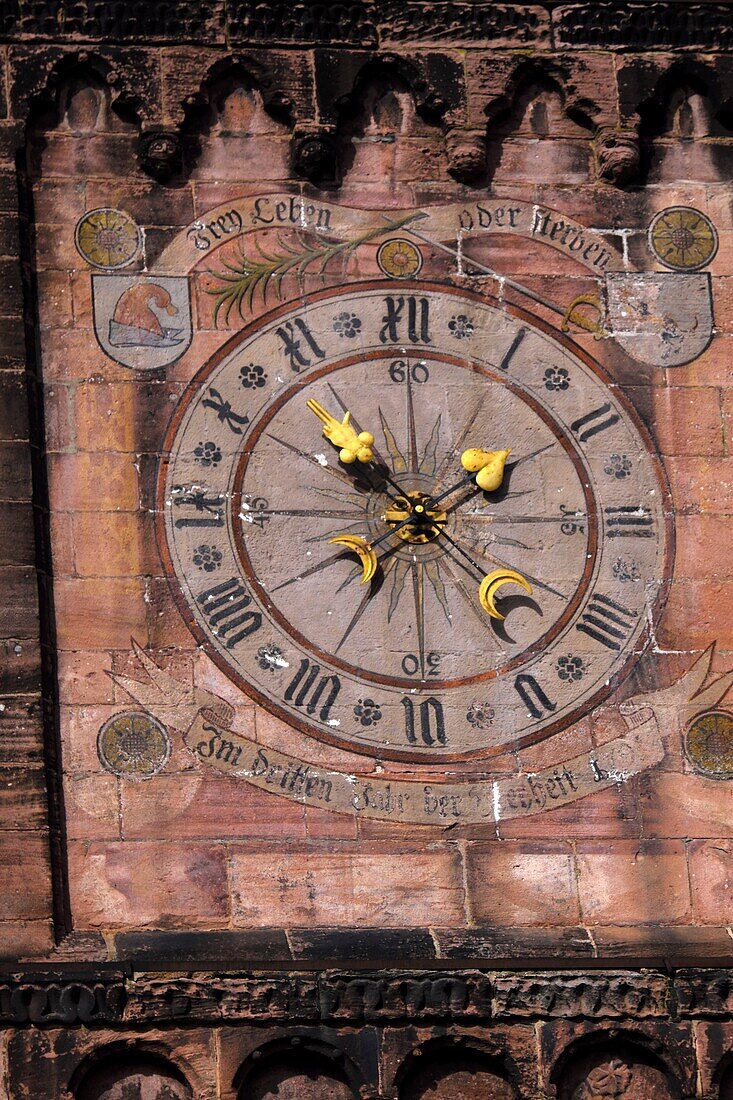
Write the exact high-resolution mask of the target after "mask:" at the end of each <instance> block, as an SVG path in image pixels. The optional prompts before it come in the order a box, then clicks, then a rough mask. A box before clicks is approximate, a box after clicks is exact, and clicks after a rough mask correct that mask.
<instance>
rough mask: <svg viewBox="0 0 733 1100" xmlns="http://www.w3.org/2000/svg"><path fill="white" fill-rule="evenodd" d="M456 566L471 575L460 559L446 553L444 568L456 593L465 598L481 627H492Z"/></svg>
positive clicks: (443, 562) (487, 636) (488, 636)
mask: <svg viewBox="0 0 733 1100" xmlns="http://www.w3.org/2000/svg"><path fill="white" fill-rule="evenodd" d="M456 565H457V566H458V567H459V568H460V569H461V570H465V571H466V573H468V574H469V576H470V575H471V574H470V572H469V570H468V567H467V566H465V565H464V564H463V563H462V562H461V560H460V559H459V558H453V557H451V555H450V553H449V552H447V551H446V555H445V557H444V558H443V561H442V566H443V568H444V569H445V571H446V573H447V574H448V576H449V577H450V579H451V580H452V581H453V584H454V585H455V588H456V591H457V592H458V593H459V594H460V595H461V596H462V597H463V599H464V601H465V602H466V603H467V604H468V606H469V607H470V609H471V612H472V613H473V615H474V616H475V617H476V618H477V619H478V621H479V622H480V623H481V626H482V627H484V628H486V626H487V625H491V619H490V618H489V616H488V615H486V614H485V613H484V612H483V611H482V610H481V608H480V606H479V604H478V601H477V600H476V594H475V592H474V593H471V592H469V590H468V588H467V587H466V583H465V581H464V579H463V575H462V573H459V572H457V571H456V569H455V566H456ZM490 637H491V635H488V634H487V635H486V638H487V641H488V639H489V638H490Z"/></svg>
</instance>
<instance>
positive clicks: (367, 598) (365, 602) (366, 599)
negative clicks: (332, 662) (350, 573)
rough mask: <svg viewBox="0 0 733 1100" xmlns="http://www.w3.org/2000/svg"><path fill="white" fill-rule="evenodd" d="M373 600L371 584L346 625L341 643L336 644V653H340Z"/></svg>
mask: <svg viewBox="0 0 733 1100" xmlns="http://www.w3.org/2000/svg"><path fill="white" fill-rule="evenodd" d="M371 600H372V592H371V586H369V587H368V588H367V590H366V592H365V593H364V595H363V596H362V598H361V600H360V601H359V603H358V605H357V608H356V610H355V612H354V614H353V615H352V616H351V621H350V622H349V625H348V626H347V627H346V630H345V631H344V632H343V634H342V635H341V640H340V641H339V644H338V645H337V646H336V648H335V650H334V653H338V651H339V650H340V649H341V646H342V645H343V644H344V642H345V641H346V640H347V639H348V637H349V635H350V634H351V632H352V630H353V629H354V627H355V626H356V624H357V623H358V622H359V619H360V618H361V617H362V615H363V614H364V612H365V611H366V609H367V608H368V607H369V605H370V603H371Z"/></svg>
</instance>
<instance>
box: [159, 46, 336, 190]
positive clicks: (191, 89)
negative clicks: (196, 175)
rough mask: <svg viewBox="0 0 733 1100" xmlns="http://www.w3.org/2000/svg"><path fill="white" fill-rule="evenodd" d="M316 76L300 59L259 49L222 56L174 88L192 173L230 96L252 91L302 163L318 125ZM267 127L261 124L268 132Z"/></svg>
mask: <svg viewBox="0 0 733 1100" xmlns="http://www.w3.org/2000/svg"><path fill="white" fill-rule="evenodd" d="M312 83H313V82H312V73H311V70H310V67H309V65H307V64H306V63H305V61H304V59H303V58H302V56H300V55H285V54H282V53H270V52H267V51H258V52H257V53H244V52H237V53H235V54H228V55H227V56H226V57H220V58H218V59H217V60H216V61H214V62H213V64H209V65H208V67H206V68H205V69H204V70H203V71H201V70H200V69H199V70H193V71H189V72H187V73H186V74H184V76H183V78H182V79H180V80H177V81H176V82H175V89H173V88H172V89H171V104H172V105H171V112H172V113H173V115H174V116H175V117H176V119H177V120H178V124H179V127H180V132H181V135H182V140H183V144H184V156H185V162H186V166H187V170H188V171H192V170H193V169H194V166H195V164H196V162H197V160H198V158H199V157H200V156H201V153H202V149H203V147H204V145H205V143H206V139H207V138H208V137H209V136H210V135H212V134H213V132H214V130H215V129H216V124H217V119H218V118H219V116H220V114H221V108H222V105H223V103H224V102H225V101H226V99H227V96H228V95H230V94H232V93H235V92H236V90H237V89H238V88H242V89H249V90H250V92H251V93H252V94H253V95H254V96H256V98H257V100H258V101H259V105H260V106H261V113H262V116H263V117H266V119H268V120H270V122H271V124H272V125H271V127H270V129H271V130H272V132H273V133H275V132H278V131H279V133H280V137H281V138H283V137H287V138H288V140H289V141H290V140H291V141H292V149H291V150H289V152H288V156H289V157H292V158H293V159H294V160H295V162H296V168H297V148H298V142H299V140H300V139H301V138H302V136H303V133H304V131H310V129H312V128H313V127H314V124H313V123H312V119H313V117H314V113H315V107H314V99H313V91H312ZM267 128H268V127H267V126H264V127H263V126H260V127H259V129H260V130H261V132H263V133H264V132H265V130H266V129H267Z"/></svg>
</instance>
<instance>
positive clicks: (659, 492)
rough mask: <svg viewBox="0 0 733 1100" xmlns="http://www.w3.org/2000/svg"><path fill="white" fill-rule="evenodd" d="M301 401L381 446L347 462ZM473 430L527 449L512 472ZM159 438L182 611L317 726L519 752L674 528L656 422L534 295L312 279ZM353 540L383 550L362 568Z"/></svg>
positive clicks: (517, 452) (615, 663)
mask: <svg viewBox="0 0 733 1100" xmlns="http://www.w3.org/2000/svg"><path fill="white" fill-rule="evenodd" d="M309 401H311V402H314V401H315V402H317V403H318V405H319V406H320V407H322V408H323V409H325V410H327V412H328V413H330V414H331V415H333V416H334V417H335V418H336V419H337V420H338V421H341V420H342V419H343V417H344V415H345V413H346V412H347V411H348V412H349V413H350V414H351V419H350V423H351V425H352V426H353V427H354V429H355V431H356V432H365V431H366V432H369V433H371V435H373V437H374V443H373V445H372V446H371V450H372V451H373V459H372V460H371V461H368V462H362V461H359V460H357V461H354V462H351V463H344V462H342V461H340V458H339V450H338V447H337V446H334V445H333V444H332V443H331V442H329V441H328V440H327V439H325V438H324V437H323V434H322V428H323V424H322V423H321V421H320V420H319V419H318V417H317V416H316V415H314V414H313V412H312V411H311V409H310V408H309V406H308V404H307V402H309ZM471 448H480V449H483V450H485V451H498V450H509V451H510V454H509V455H508V458H507V459H506V465H505V467H504V472H503V477H501V474H500V473H499V483H498V484H497V486H496V487H490V488H489V489H487V490H484V489H482V488H480V487H479V485H477V484H476V474H475V472H474V473H467V471H466V469H465V468H464V466H463V465H462V463H461V456H462V455H463V454H464V452H465V451H466V450H468V449H471ZM166 451H167V452H168V453H169V454H170V458H169V460H168V461H166V462H165V463H164V464H162V466H161V476H160V514H161V516H162V525H163V527H164V531H163V532H162V534H163V537H162V539H161V544H162V547H163V550H164V554H165V556H166V559H167V562H168V564H169V566H170V568H171V570H172V572H173V574H174V575H175V580H176V587H177V589H178V593H177V594H178V596H179V602H180V606H181V607H182V610H183V611H184V614H185V616H186V619H187V621H188V622H189V625H190V626H191V629H192V630H193V631H194V633H195V634H196V636H197V638H198V639H199V640H200V642H201V643H203V644H204V645H205V647H206V649H207V651H208V652H209V653H210V654H211V656H212V657H213V659H214V660H215V661H216V662H217V664H218V665H219V666H220V667H221V668H222V669H223V670H224V671H225V672H226V673H227V675H228V676H229V677H230V678H231V679H233V680H234V681H235V682H236V683H237V684H239V685H240V686H241V687H242V688H244V689H245V690H246V691H248V692H249V693H250V694H253V695H255V697H256V698H257V699H258V700H259V701H261V702H262V703H263V704H264V705H265V706H267V707H268V708H269V709H271V710H273V711H275V712H276V713H277V714H279V715H280V716H281V717H283V718H285V719H286V720H287V721H289V722H291V724H295V725H297V726H298V727H300V728H302V729H306V730H307V731H308V732H309V733H312V734H313V735H314V736H316V737H318V738H320V739H321V740H327V741H330V742H335V743H338V744H340V745H342V746H345V747H348V748H350V749H353V750H356V751H359V752H365V753H369V754H370V755H372V756H379V757H385V758H390V757H391V758H394V759H415V760H420V759H424V760H427V759H435V758H444V759H451V758H452V759H458V758H468V757H471V756H473V755H486V754H491V753H496V752H500V751H506V749H507V748H510V747H512V746H516V745H518V744H522V743H525V742H527V741H529V740H532V739H537V738H539V737H542V736H546V735H547V734H549V733H550V732H553V731H555V730H557V729H559V728H561V727H562V726H565V725H567V724H569V723H570V722H571V721H573V720H574V719H575V718H577V717H578V716H579V715H581V714H582V713H584V712H586V711H587V710H588V709H590V707H591V706H593V705H595V704H596V703H597V702H598V701H599V700H600V699H601V698H602V697H604V696H605V695H607V694H608V693H609V691H610V690H612V688H613V686H614V685H615V683H616V682H617V681H618V678H619V677H620V675H621V674H622V672H623V671H625V670H627V669H628V668H630V666H631V664H632V663H633V661H634V659H635V658H636V657H638V655H639V653H640V652H641V651H642V649H643V648H644V646H645V644H646V641H647V638H648V635H649V630H650V626H651V624H653V621H654V616H655V612H656V609H657V605H658V603H659V601H660V598H661V593H662V588H663V578H664V577H665V575H666V570H665V553H666V543H667V531H666V522H665V490H664V485H663V482H662V480H661V478H660V473H659V470H658V467H657V464H656V462H655V460H654V458H653V457H652V455H651V452H650V449H649V444H648V440H647V437H646V434H645V432H644V429H643V428H642V426H641V425H640V424H639V423H638V421H637V420H636V418H635V416H634V414H633V412H632V411H631V409H630V408H629V406H628V405H627V403H626V402H625V400H624V399H623V397H622V396H621V394H620V393H619V391H618V389H617V388H616V387H614V386H613V385H612V384H611V383H610V382H609V380H608V379H607V378H605V377H604V375H603V372H602V371H601V369H600V368H599V367H598V366H597V365H595V364H594V363H592V362H591V361H590V360H589V359H588V357H587V356H585V355H583V353H581V352H580V351H579V349H578V348H577V347H574V345H572V344H571V343H570V342H569V341H566V340H565V339H564V338H563V337H561V336H560V335H559V334H557V333H555V332H553V331H552V330H550V329H549V328H548V327H547V326H546V325H545V324H543V323H542V322H539V321H538V320H536V319H534V318H532V317H531V316H530V315H528V314H525V313H524V312H522V311H518V310H513V309H510V308H509V307H507V306H506V305H503V306H501V307H500V306H499V305H498V304H497V303H494V302H492V301H491V300H490V299H487V298H486V297H478V296H477V295H473V294H469V293H466V292H463V291H458V290H456V289H455V288H453V287H446V286H440V285H434V284H427V283H419V284H408V283H404V282H402V281H400V282H399V283H397V282H384V283H369V284H361V285H354V286H352V287H349V288H336V289H335V290H331V291H327V292H324V293H320V294H315V295H313V296H311V297H310V298H307V299H303V300H302V301H300V302H299V303H298V305H297V306H294V307H286V308H281V309H278V310H277V311H275V312H273V313H271V314H269V315H268V316H266V317H264V318H262V319H261V320H260V321H258V322H257V323H256V324H255V325H253V326H251V327H250V328H248V329H246V330H245V331H244V332H242V333H241V334H238V335H237V336H236V337H235V338H234V339H233V340H232V341H230V342H229V343H228V344H227V345H226V346H225V347H224V348H223V349H221V351H220V352H219V353H218V354H217V355H215V356H214V358H213V360H212V361H211V362H210V363H208V364H207V365H206V366H205V367H204V368H203V369H202V370H201V372H200V373H199V374H198V375H197V377H196V378H195V379H194V380H193V382H192V383H191V385H190V386H189V389H188V391H187V393H186V395H185V396H184V399H183V401H182V402H181V406H180V408H179V410H178V412H177V414H176V416H175V418H174V423H173V425H172V427H171V430H170V433H169V438H168V441H167V446H166ZM340 536H345V538H346V543H347V544H346V545H345V544H344V543H343V542H339V543H336V544H334V543H332V542H331V541H330V540H332V539H334V538H338V537H340ZM351 539H356V543H357V545H358V546H359V547H362V548H363V547H364V546H365V545H368V546H370V547H373V553H374V555H375V556H376V558H377V568H376V572H375V573H374V576H373V577H372V578H371V579H370V580H369V581H368V582H367V583H361V579H362V563H361V561H360V559H359V558H358V557H357V556H356V554H355V553H354V552H352V551H351V550H350V548H349V545H348V542H349V540H351ZM362 556H363V555H362ZM492 575H493V577H494V578H495V580H494V583H491V582H489V584H490V591H489V596H488V600H486V599H484V601H483V602H482V601H481V600H480V599H479V589H480V585H481V582H482V580H483V578H484V577H486V576H492ZM517 578H519V580H517ZM522 582H523V583H522ZM485 588H486V586H484V592H485ZM492 611H494V612H495V614H491V612H492ZM498 616H503V617H501V618H500V617H498Z"/></svg>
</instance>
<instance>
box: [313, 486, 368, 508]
mask: <svg viewBox="0 0 733 1100" xmlns="http://www.w3.org/2000/svg"><path fill="white" fill-rule="evenodd" d="M303 489H305V490H307V491H308V492H310V493H318V495H319V496H322V497H327V498H328V499H329V500H335V501H343V502H344V503H345V504H359V505H361V507H362V509H363V507H364V498H363V497H362V496H361V494H359V493H345V492H344V491H343V490H342V489H332V488H328V489H324V488H322V487H321V486H320V485H304V486H303Z"/></svg>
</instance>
